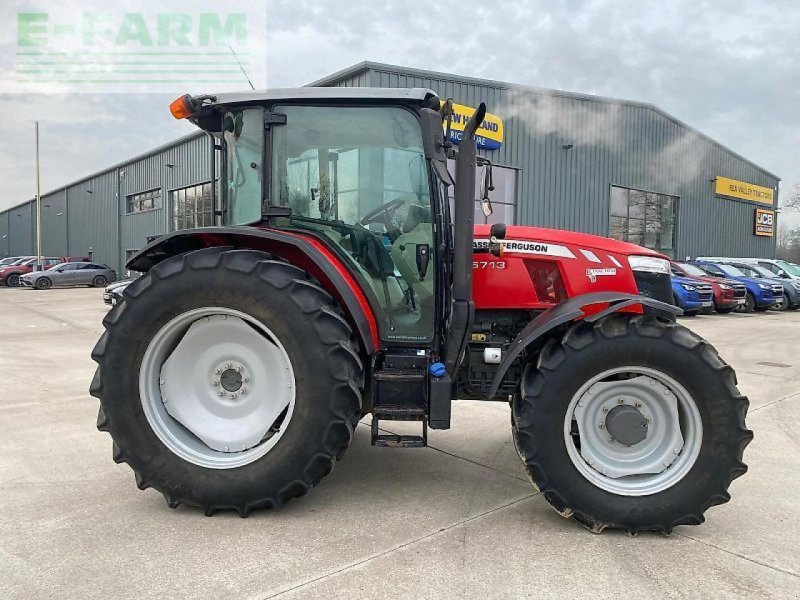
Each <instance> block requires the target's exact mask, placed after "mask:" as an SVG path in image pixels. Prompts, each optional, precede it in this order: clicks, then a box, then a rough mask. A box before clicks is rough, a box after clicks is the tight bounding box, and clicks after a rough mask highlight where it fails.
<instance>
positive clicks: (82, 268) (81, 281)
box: [19, 262, 117, 290]
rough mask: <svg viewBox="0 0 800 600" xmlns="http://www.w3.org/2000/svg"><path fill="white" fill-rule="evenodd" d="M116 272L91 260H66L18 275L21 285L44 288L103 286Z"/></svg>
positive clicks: (115, 276)
mask: <svg viewBox="0 0 800 600" xmlns="http://www.w3.org/2000/svg"><path fill="white" fill-rule="evenodd" d="M116 279H117V274H116V272H115V271H114V269H112V268H111V267H109V266H107V265H104V264H100V263H93V262H67V263H61V264H58V265H55V266H54V267H52V268H50V269H48V270H46V271H34V272H32V273H27V274H25V275H22V276H20V278H19V280H20V283H21V284H22V285H25V286H27V287H32V288H36V289H37V290H46V289H49V288H51V287H68V286H75V285H88V286H93V287H105V286H106V285H108V283H109V282H112V281H116Z"/></svg>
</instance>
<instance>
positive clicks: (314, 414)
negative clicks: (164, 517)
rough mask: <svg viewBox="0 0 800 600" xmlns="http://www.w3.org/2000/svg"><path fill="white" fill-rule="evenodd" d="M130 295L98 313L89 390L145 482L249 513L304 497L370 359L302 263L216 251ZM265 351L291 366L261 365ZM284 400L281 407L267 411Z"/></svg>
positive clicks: (173, 501) (346, 426)
mask: <svg viewBox="0 0 800 600" xmlns="http://www.w3.org/2000/svg"><path fill="white" fill-rule="evenodd" d="M124 296H125V301H124V302H121V303H119V304H117V306H115V307H114V308H112V309H111V311H109V313H108V314H107V315H106V317H105V319H104V320H103V324H104V326H105V328H106V332H105V333H104V334H103V336H102V337H101V338H100V341H99V342H98V343H97V345H96V346H95V349H94V351H93V353H92V358H93V359H94V360H95V361H96V362H97V363H98V368H97V372H96V373H95V377H94V380H93V381H92V387H91V394H92V395H93V396H95V397H97V398H99V399H100V411H99V413H98V417H97V427H98V429H100V430H101V431H107V432H109V433H110V434H111V437H112V439H113V442H114V443H113V458H114V460H115V461H116V462H118V463H119V462H126V463H128V464H129V465H130V466H131V468H132V469H133V471H134V473H135V475H136V483H137V486H138V487H139V488H140V489H146V488H148V487H153V488H155V489H157V490H158V491H160V492H161V493H162V494H163V495H164V497H165V498H166V500H167V503H168V504H169V506H170V507H172V508H174V507H176V506H178V505H179V504H181V503H184V504H188V505H192V506H199V507H202V508H203V510H204V511H205V513H206V514H207V515H211V514H213V513H214V512H216V511H217V510H220V509H232V510H235V511H237V512H238V513H239V514H240V515H241V516H247V515H248V514H249V513H250V512H251V511H252V510H254V509H257V508H278V507H280V506H282V505H283V504H284V503H285V502H286V501H288V500H290V499H292V498H295V497H298V496H302V495H304V494H306V493H307V492H308V491H309V490H310V489H311V488H312V487H313V486H315V485H316V484H317V483H319V481H320V480H321V479H322V478H323V477H324V476H325V475H327V474H328V473H329V472H330V471H331V469H333V466H334V464H335V463H336V461H337V460H338V459H339V458H341V457H342V455H343V454H344V452H345V450H346V449H347V447H348V445H349V444H350V441H351V438H352V435H353V430H354V428H355V426H356V424H357V422H358V419H359V417H360V414H361V388H362V387H363V366H362V363H361V360H360V358H359V356H358V353H357V351H356V342H355V339H354V336H353V333H352V330H351V328H350V326H349V325H348V323H347V322H346V321H345V319H344V318H343V317H342V316H341V315H340V313H339V312H338V311H337V309H336V307H335V305H334V301H333V300H332V298H331V297H330V296H329V295H328V294H327V293H326V292H325V291H324V290H322V289H321V288H320V287H319V286H318V285H316V284H315V283H314V282H313V281H311V280H310V278H309V277H308V275H307V274H306V273H305V272H304V271H302V270H301V269H298V268H297V267H294V266H292V265H289V264H286V263H284V262H279V261H276V260H273V259H272V258H271V257H270V256H269V255H267V254H264V253H260V252H254V251H248V250H235V251H231V250H227V251H226V250H222V249H217V248H212V249H206V250H199V251H196V252H191V253H189V254H185V255H181V256H177V257H173V258H170V259H168V260H166V261H164V262H162V263H159V264H158V265H156V266H155V267H154V268H153V269H152V270H150V271H149V272H148V273H147V274H145V275H143V276H142V277H141V278H139V279H137V280H136V281H135V282H134V283H132V284H131V285H130V286H128V288H127V289H126V290H125V292H124ZM208 327H212V328H214V329H211V330H209V329H207V328H208ZM202 335H205V336H206V337H205V338H204V339H201V340H199V341H198V340H197V339H196V338H195V339H192V338H191V336H202ZM209 340H210V341H209ZM251 340H252V341H251ZM184 341H186V344H184V343H183V342H184ZM197 348H199V350H196V349H197ZM217 350H219V354H218V356H217V355H216V354H215V352H217ZM195 352H199V354H197V353H195ZM265 352H266V353H268V354H269V355H270V356H272V355H274V356H277V357H281V356H285V357H286V360H288V361H289V362H288V363H283V362H281V361H280V359H278V360H277V363H276V362H275V361H272V362H271V363H270V364H267V361H266V359H264V358H262V357H263V356H264V353H265ZM208 354H211V355H213V356H212V357H211V359H210V362H209V364H210V365H211V367H209V368H208V369H206V366H207V365H205V363H204V361H205V360H206V359H205V357H206V355H208ZM220 361H221V362H220ZM218 362H219V365H220V366H219V367H218V368H217V369H214V365H216V364H217V363H218ZM284 364H285V365H286V366H283V365H284ZM195 365H198V366H195ZM275 365H277V367H276V368H274V369H273V368H272V367H275ZM278 367H279V368H278ZM287 367H288V368H287ZM176 369H177V371H176ZM180 369H183V371H181V370H180ZM270 369H272V370H270ZM206 370H209V372H208V373H206V372H205V371H206ZM284 370H285V372H284ZM218 371H224V372H222V373H219V374H217V372H218ZM237 373H238V375H237ZM226 377H227V379H226ZM167 379H169V380H170V381H167ZM175 380H177V381H175ZM171 385H172V387H170V386H171ZM237 385H238V386H239V387H236V386H237ZM286 385H288V386H289V387H288V388H287V389H288V391H286V390H284V392H281V389H282V388H285V386H286ZM245 386H246V387H245ZM223 388H224V389H223ZM167 390H169V391H167ZM229 392H230V394H229ZM217 394H218V395H219V397H220V399H219V400H217ZM280 394H284V396H282V397H284V398H286V399H287V400H286V401H287V402H288V404H287V405H286V407H285V408H284V409H283V412H281V413H280V414H278V411H279V410H280V406H278V407H277V409H276V408H275V406H271V407H270V406H267V407H266V409H263V406H262V405H264V404H265V403H270V402H273V400H272V399H273V398H274V397H276V396H279V395H280ZM229 395H230V396H233V397H232V398H230V399H229V398H228V396H229ZM167 396H169V397H167ZM187 398H188V400H187ZM186 402H193V404H188V405H186V404H185V403H186ZM207 405H212V409H213V410H208V411H204V412H203V413H202V416H203V419H199V418H198V417H197V416H196V415H197V414H198V410H197V407H199V408H200V409H204V408H205V407H206V406H207ZM187 406H188V408H189V410H185V408H186V407H187ZM251 408H252V410H251ZM170 409H172V411H171V412H170ZM262 409H263V410H262ZM269 410H272V412H271V413H269ZM242 411H244V412H242ZM248 411H250V412H248ZM265 411H266V412H265ZM242 414H244V417H242ZM264 414H270V415H271V416H269V417H268V418H262V419H260V420H258V418H257V417H259V416H260V415H264ZM220 415H221V416H220ZM276 415H277V418H276ZM208 419H210V423H211V427H210V428H209V426H208V423H209V421H208ZM273 419H274V421H273ZM232 424H235V425H236V427H234V426H232ZM243 427H244V429H246V430H248V431H249V430H250V429H253V428H254V427H255V432H254V435H253V432H250V433H248V436H249V437H248V438H247V439H245V437H243V434H242V433H241V431H242V429H243ZM259 428H260V429H259ZM262 430H264V431H265V433H264V434H263V437H262V436H261V433H260V432H261V431H262ZM233 442H236V443H235V444H234V443H233ZM223 446H224V447H223ZM229 446H231V447H229Z"/></svg>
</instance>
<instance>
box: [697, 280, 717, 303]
mask: <svg viewBox="0 0 800 600" xmlns="http://www.w3.org/2000/svg"><path fill="white" fill-rule="evenodd" d="M697 295H698V296H699V297H700V301H701V302H708V301H709V300H713V299H714V290H713V289H712V288H711V286H710V285H708V284H707V283H701V284H698V285H697Z"/></svg>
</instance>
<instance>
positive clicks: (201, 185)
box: [167, 180, 214, 231]
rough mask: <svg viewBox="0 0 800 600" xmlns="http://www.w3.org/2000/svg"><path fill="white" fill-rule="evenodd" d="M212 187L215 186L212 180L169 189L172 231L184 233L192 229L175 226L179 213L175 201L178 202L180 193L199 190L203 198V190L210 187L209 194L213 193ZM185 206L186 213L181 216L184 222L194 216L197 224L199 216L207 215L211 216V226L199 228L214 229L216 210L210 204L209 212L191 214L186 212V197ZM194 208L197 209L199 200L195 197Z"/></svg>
mask: <svg viewBox="0 0 800 600" xmlns="http://www.w3.org/2000/svg"><path fill="white" fill-rule="evenodd" d="M212 185H213V182H212V181H210V180H208V181H198V182H196V183H190V184H189V185H183V186H180V187H176V188H171V189H169V190H168V191H167V193H168V194H169V222H170V227H171V231H182V230H184V229H192V228H191V227H180V228H178V227H176V226H175V225H176V218H177V212H176V210H175V201H176V196H175V195H176V194H177V193H178V192H181V191H182V192H185V191H186V190H189V189H192V188H199V189H200V193H201V196H202V193H203V188H204V187H205V186H209V187H208V189H209V192H213V190H212V189H211V186H212ZM183 205H184V211H183V213H182V214H181V215H180V218H181V219H184V221H185V219H186V217H187V216H192V217H194V219H193V220H194V222H195V223H196V222H197V216H198V215H204V214H207V215H208V216H209V220H208V222H209V224H208V225H200V226H199V227H212V226H213V225H214V210H213V207H212V206H211V204H210V203H209V207H208V211H197V210H195V211H193V212H191V213H187V212H186V210H185V207H186V198H185V196H184V200H183ZM194 206H195V208H196V207H197V199H196V197H195V200H194Z"/></svg>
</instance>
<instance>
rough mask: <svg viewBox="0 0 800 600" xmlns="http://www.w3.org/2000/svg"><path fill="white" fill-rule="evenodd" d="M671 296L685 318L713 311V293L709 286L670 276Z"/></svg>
mask: <svg viewBox="0 0 800 600" xmlns="http://www.w3.org/2000/svg"><path fill="white" fill-rule="evenodd" d="M672 295H673V299H674V301H675V304H676V305H677V306H680V307H681V308H682V309H683V314H684V315H686V316H687V317H694V316H695V315H698V314H700V312H701V311H703V310H705V309H713V307H714V292H713V291H712V289H711V286H710V285H709V284H707V283H704V282H702V281H698V280H696V279H689V278H687V277H680V276H677V275H673V276H672Z"/></svg>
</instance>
